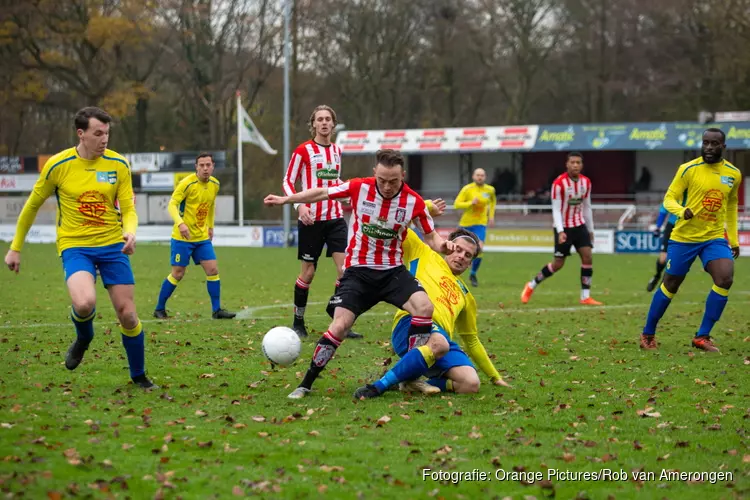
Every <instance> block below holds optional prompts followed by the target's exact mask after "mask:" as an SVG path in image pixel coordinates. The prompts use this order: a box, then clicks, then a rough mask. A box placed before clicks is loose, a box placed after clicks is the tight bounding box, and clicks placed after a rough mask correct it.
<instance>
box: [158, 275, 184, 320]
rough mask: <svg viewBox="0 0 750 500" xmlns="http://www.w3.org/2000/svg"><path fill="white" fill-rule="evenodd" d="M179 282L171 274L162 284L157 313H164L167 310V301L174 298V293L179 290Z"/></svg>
mask: <svg viewBox="0 0 750 500" xmlns="http://www.w3.org/2000/svg"><path fill="white" fill-rule="evenodd" d="M177 283H179V281H177V280H176V279H175V278H174V276H172V274H171V273H170V274H169V275H168V276H167V277H166V278H165V279H164V281H163V282H162V284H161V290H160V291H159V302H157V304H156V310H157V311H163V310H164V309H166V308H167V300H169V297H171V296H172V292H174V291H175V288H177Z"/></svg>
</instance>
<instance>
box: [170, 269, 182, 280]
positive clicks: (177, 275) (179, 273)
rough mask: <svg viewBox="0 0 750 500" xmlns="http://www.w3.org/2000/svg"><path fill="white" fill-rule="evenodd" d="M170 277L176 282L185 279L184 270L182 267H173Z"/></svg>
mask: <svg viewBox="0 0 750 500" xmlns="http://www.w3.org/2000/svg"><path fill="white" fill-rule="evenodd" d="M172 277H173V278H174V279H176V280H177V281H180V280H182V278H184V277H185V268H184V267H177V266H175V267H173V268H172Z"/></svg>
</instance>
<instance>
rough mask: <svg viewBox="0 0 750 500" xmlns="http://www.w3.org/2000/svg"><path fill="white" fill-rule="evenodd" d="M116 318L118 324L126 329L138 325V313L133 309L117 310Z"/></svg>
mask: <svg viewBox="0 0 750 500" xmlns="http://www.w3.org/2000/svg"><path fill="white" fill-rule="evenodd" d="M117 319H118V320H119V321H120V324H121V325H122V326H123V327H125V328H127V329H128V330H130V329H133V328H135V327H136V326H137V325H138V315H137V314H136V313H135V311H122V312H121V311H120V310H119V308H118V310H117Z"/></svg>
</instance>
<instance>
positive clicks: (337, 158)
mask: <svg viewBox="0 0 750 500" xmlns="http://www.w3.org/2000/svg"><path fill="white" fill-rule="evenodd" d="M333 160H334V161H335V162H336V163H341V157H340V156H339V154H338V153H333Z"/></svg>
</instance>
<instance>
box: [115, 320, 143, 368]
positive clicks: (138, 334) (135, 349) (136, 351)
mask: <svg viewBox="0 0 750 500" xmlns="http://www.w3.org/2000/svg"><path fill="white" fill-rule="evenodd" d="M120 331H122V345H123V347H124V348H125V354H127V356H128V367H129V368H130V378H133V377H137V376H139V375H144V374H145V373H146V343H145V337H146V336H145V335H144V334H143V326H142V325H141V322H140V321H139V322H138V324H137V325H136V327H135V328H132V329H130V330H128V329H127V328H125V327H123V326H122V325H121V326H120Z"/></svg>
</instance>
